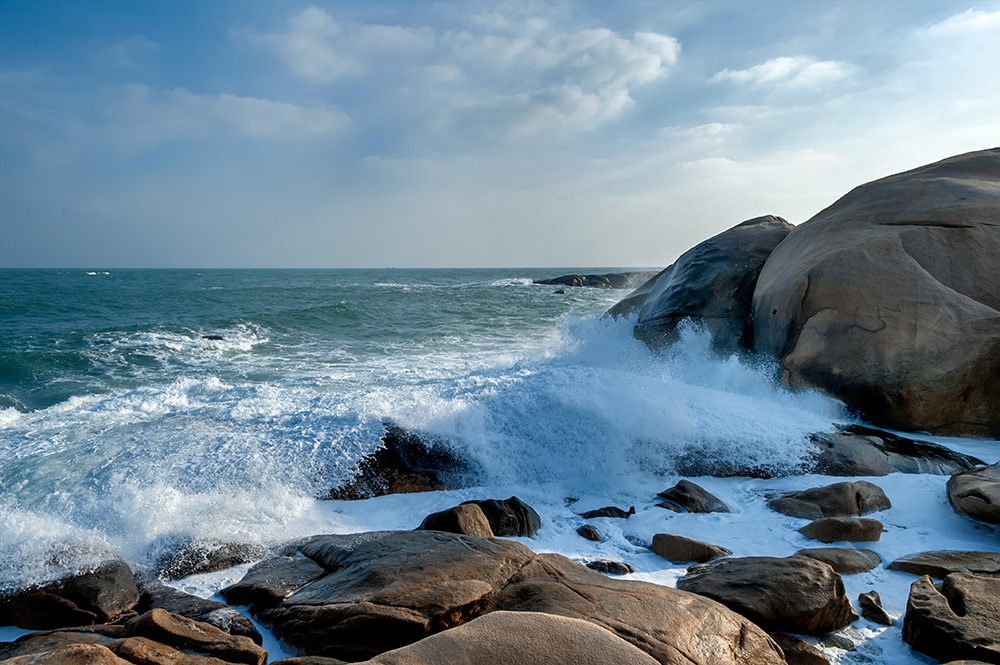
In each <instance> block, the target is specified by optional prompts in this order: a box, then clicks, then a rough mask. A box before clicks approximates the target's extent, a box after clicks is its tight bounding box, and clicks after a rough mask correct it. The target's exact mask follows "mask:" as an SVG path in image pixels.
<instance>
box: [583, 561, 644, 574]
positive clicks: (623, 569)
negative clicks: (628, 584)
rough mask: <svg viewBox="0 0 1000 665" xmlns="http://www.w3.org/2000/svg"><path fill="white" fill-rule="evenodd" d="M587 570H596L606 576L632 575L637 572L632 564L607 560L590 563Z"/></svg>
mask: <svg viewBox="0 0 1000 665" xmlns="http://www.w3.org/2000/svg"><path fill="white" fill-rule="evenodd" d="M587 568H590V569H591V570H596V571H597V572H599V573H604V574H606V575H631V574H632V573H634V572H635V568H633V567H632V564H630V563H625V562H624V561H608V560H606V559H601V560H599V561H590V562H589V563H587Z"/></svg>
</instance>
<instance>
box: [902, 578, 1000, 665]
mask: <svg viewBox="0 0 1000 665" xmlns="http://www.w3.org/2000/svg"><path fill="white" fill-rule="evenodd" d="M903 641H904V642H906V643H907V644H909V645H910V646H911V647H913V649H914V650H915V651H919V652H920V653H923V654H926V655H928V656H930V657H932V658H937V659H938V660H956V659H963V658H965V659H978V660H984V661H986V662H989V663H1000V579H995V578H988V577H979V576H977V575H969V574H967V573H951V574H950V575H948V576H947V577H945V578H944V582H942V583H941V588H940V590H939V589H937V588H935V586H934V583H933V582H932V580H931V578H930V577H929V576H926V575H925V576H923V577H921V578H920V579H918V580H917V581H916V582H914V583H913V584H912V585H910V598H909V600H908V601H907V603H906V616H905V617H904V618H903Z"/></svg>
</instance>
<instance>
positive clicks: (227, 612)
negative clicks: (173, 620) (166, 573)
mask: <svg viewBox="0 0 1000 665" xmlns="http://www.w3.org/2000/svg"><path fill="white" fill-rule="evenodd" d="M155 608H160V609H162V610H166V611H167V612H170V613H171V614H176V615H179V616H182V617H187V618H188V619H193V620H194V621H201V622H203V623H207V624H209V625H212V626H215V627H216V628H218V629H219V630H223V631H225V632H227V633H229V634H230V635H242V636H244V637H249V638H250V639H251V640H253V641H254V642H255V643H257V644H263V642H264V640H263V638H262V637H261V635H260V632H258V630H257V629H256V628H255V627H254V625H253V622H251V621H250V619H248V618H246V617H245V616H243V615H242V614H240V613H239V612H237V611H236V610H234V609H233V608H232V607H229V606H228V605H225V604H223V603H217V602H215V601H214V600H205V599H204V598H199V597H198V596H192V595H191V594H189V593H184V592H183V591H178V590H177V589H174V588H173V587H169V586H166V585H165V584H148V585H144V586H143V588H142V595H141V597H140V599H139V604H138V605H137V606H136V609H137V611H139V612H148V611H149V610H152V609H155Z"/></svg>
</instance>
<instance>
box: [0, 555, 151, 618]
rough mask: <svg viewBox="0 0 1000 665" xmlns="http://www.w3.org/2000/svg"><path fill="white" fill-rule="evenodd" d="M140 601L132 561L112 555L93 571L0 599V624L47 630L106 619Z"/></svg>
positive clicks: (123, 611)
mask: <svg viewBox="0 0 1000 665" xmlns="http://www.w3.org/2000/svg"><path fill="white" fill-rule="evenodd" d="M138 601H139V589H138V588H137V587H136V584H135V577H134V576H133V574H132V571H131V570H130V569H129V567H128V564H126V563H125V562H124V561H123V560H121V559H111V560H109V561H106V562H104V563H102V564H101V565H100V566H98V567H97V568H96V569H95V570H93V571H91V572H87V573H83V574H80V575H73V576H71V577H67V578H65V579H62V580H59V581H57V582H52V583H50V584H46V585H45V586H43V587H36V588H33V589H26V590H24V591H20V592H17V593H14V594H12V595H9V596H7V597H6V598H3V599H0V625H14V626H18V627H20V628H26V629H29V630H45V629H48V628H62V627H65V626H81V625H89V624H92V623H97V622H101V623H103V622H105V621H108V620H110V619H114V618H117V617H119V616H121V615H122V614H124V613H125V612H126V611H128V610H130V609H132V607H134V606H135V604H136V603H137V602H138Z"/></svg>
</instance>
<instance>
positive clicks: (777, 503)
mask: <svg viewBox="0 0 1000 665" xmlns="http://www.w3.org/2000/svg"><path fill="white" fill-rule="evenodd" d="M767 505H768V506H770V507H771V509H772V510H776V511H778V512H779V513H782V514H783V515H791V516H792V517H806V518H809V519H817V518H820V517H852V516H860V515H867V514H869V513H874V512H878V511H880V510H888V509H889V508H891V507H892V504H891V503H890V502H889V499H888V497H886V495H885V492H883V491H882V488H881V487H879V486H878V485H875V484H873V483H869V482H867V481H864V480H859V481H857V482H847V483H834V484H833V485H827V486H826V487H812V488H810V489H807V490H802V491H800V492H789V493H787V494H783V495H782V496H779V497H776V498H773V499H771V500H769V501H768V502H767Z"/></svg>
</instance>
